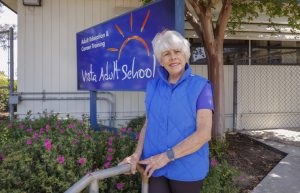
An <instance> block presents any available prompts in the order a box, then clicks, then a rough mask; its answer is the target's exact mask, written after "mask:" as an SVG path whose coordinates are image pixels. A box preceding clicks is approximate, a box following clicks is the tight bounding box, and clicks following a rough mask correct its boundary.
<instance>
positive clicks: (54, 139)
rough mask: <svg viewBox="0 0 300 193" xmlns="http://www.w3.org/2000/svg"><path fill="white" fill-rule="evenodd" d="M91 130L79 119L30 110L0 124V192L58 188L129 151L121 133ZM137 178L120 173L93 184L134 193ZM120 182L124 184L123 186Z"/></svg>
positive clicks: (129, 145) (129, 140) (131, 143)
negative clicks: (35, 113) (18, 118)
mask: <svg viewBox="0 0 300 193" xmlns="http://www.w3.org/2000/svg"><path fill="white" fill-rule="evenodd" d="M115 134H116V135H114V134H113V133H111V132H109V131H107V130H104V131H101V132H95V131H93V130H92V129H90V128H89V127H87V123H86V121H85V120H81V121H79V120H74V119H72V118H68V119H65V120H60V119H59V118H58V116H57V115H54V114H50V115H49V114H46V113H44V114H42V115H41V116H40V118H39V119H36V120H32V119H31V118H30V114H29V115H28V116H27V117H26V118H25V119H24V120H23V121H17V122H14V123H12V124H7V123H6V122H5V123H4V122H2V123H1V124H0V136H1V142H0V156H1V158H0V179H1V180H0V187H1V190H0V192H33V193H34V192H39V193H40V192H64V191H65V190H66V189H68V188H69V187H70V186H71V185H72V184H74V183H75V182H77V181H78V180H79V179H80V178H82V177H83V176H84V175H85V174H87V173H89V172H93V171H95V170H99V169H105V168H107V167H112V166H116V165H117V164H118V163H119V162H120V161H121V160H122V159H123V158H124V157H126V156H128V155H129V154H131V153H132V152H133V151H134V148H135V145H136V141H135V140H132V138H131V137H130V136H129V135H128V133H127V132H126V131H123V132H122V131H121V130H119V131H117V132H116V133H115ZM139 179H140V178H139V176H137V175H135V176H125V175H121V176H118V177H114V178H109V179H106V180H103V181H101V182H100V183H99V185H100V191H101V192H126V191H127V192H129V190H130V192H138V190H139V189H140V180H139ZM125 182H126V185H125Z"/></svg>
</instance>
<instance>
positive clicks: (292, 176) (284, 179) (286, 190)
mask: <svg viewBox="0 0 300 193" xmlns="http://www.w3.org/2000/svg"><path fill="white" fill-rule="evenodd" d="M248 135H249V133H248ZM254 139H255V140H258V141H260V142H262V143H264V144H266V145H268V146H271V147H273V148H276V149H278V150H280V151H282V152H285V153H287V156H286V157H285V158H283V159H282V160H281V161H280V162H279V163H278V164H277V165H276V166H275V167H274V168H273V169H272V170H271V172H270V173H269V174H268V175H267V176H266V177H265V178H264V179H263V180H262V181H261V182H260V183H259V184H258V185H257V186H256V187H255V188H254V189H253V191H252V192H251V193H300V147H299V146H294V145H290V144H284V143H279V142H275V141H271V140H269V139H258V138H254Z"/></svg>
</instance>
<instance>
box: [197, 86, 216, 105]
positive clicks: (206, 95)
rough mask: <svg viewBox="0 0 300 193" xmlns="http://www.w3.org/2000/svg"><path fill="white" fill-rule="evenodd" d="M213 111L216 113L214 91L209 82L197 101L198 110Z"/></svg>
mask: <svg viewBox="0 0 300 193" xmlns="http://www.w3.org/2000/svg"><path fill="white" fill-rule="evenodd" d="M199 109H211V110H212V111H214V100H213V89H212V85H211V83H210V82H207V83H206V85H205V86H204V88H203V90H202V91H201V93H200V94H199V97H198V99H197V110H199Z"/></svg>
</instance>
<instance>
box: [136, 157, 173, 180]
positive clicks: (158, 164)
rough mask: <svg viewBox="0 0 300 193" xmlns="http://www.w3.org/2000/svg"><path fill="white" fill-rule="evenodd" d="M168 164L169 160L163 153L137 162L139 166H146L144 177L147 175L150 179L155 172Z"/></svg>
mask: <svg viewBox="0 0 300 193" xmlns="http://www.w3.org/2000/svg"><path fill="white" fill-rule="evenodd" d="M169 162H170V160H169V158H168V157H167V155H166V153H165V152H164V153H161V154H157V155H155V156H151V157H149V158H147V159H144V160H142V161H139V164H144V165H147V166H146V169H145V172H144V175H147V176H148V177H150V176H151V175H152V173H153V172H154V171H155V170H157V169H159V168H162V167H164V166H165V165H167V163H169Z"/></svg>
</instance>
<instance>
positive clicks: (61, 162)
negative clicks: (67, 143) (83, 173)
mask: <svg viewBox="0 0 300 193" xmlns="http://www.w3.org/2000/svg"><path fill="white" fill-rule="evenodd" d="M57 162H58V163H59V164H64V163H65V157H64V156H59V157H58V158H57Z"/></svg>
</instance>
